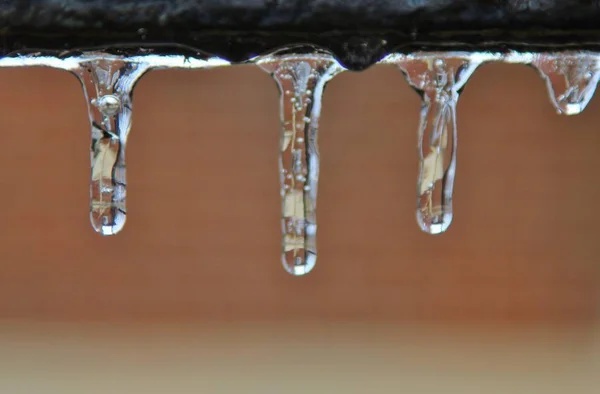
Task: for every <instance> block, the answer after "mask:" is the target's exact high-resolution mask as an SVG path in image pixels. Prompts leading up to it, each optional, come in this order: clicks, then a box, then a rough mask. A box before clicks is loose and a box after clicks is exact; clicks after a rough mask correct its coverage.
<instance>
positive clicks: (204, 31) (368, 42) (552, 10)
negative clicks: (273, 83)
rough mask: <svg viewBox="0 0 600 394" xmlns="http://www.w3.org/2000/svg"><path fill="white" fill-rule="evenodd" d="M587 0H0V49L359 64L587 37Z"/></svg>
mask: <svg viewBox="0 0 600 394" xmlns="http://www.w3.org/2000/svg"><path fill="white" fill-rule="evenodd" d="M599 15H600V9H599V5H598V1H590V0H537V1H525V0H509V1H505V0H452V1H450V0H402V1H391V0H374V1H366V0H345V1H341V0H309V1H303V0H287V1H277V0H244V1H242V0H237V1H235V0H227V1H221V0H173V1H167V0H159V1H149V0H143V1H142V0H125V1H119V0H29V1H25V0H12V1H10V0H5V1H2V2H1V3H0V39H1V40H2V41H1V42H2V53H3V54H8V53H12V52H15V51H21V52H22V51H37V50H39V51H73V50H80V49H89V48H103V49H106V48H112V50H119V51H123V50H127V51H137V50H139V48H142V47H143V48H150V49H151V50H152V51H154V52H161V53H163V52H177V53H190V54H193V53H195V52H198V51H200V50H201V51H205V52H210V53H213V54H215V55H217V56H220V57H222V58H225V59H227V60H231V61H244V60H247V59H249V58H251V57H253V56H256V55H259V54H264V53H266V52H269V51H272V50H274V49H276V48H279V47H282V46H288V45H292V44H299V43H306V44H312V45H317V46H320V47H324V48H326V49H329V50H331V51H332V52H333V53H334V54H335V55H336V56H337V57H338V58H339V60H340V62H341V63H342V64H343V65H344V66H346V67H349V68H353V69H362V68H366V67H368V66H369V65H371V64H373V63H374V62H376V61H378V60H379V59H381V58H382V57H383V56H384V55H386V54H388V53H390V52H392V51H394V50H396V51H397V50H398V49H399V48H400V49H402V50H406V51H412V50H415V49H423V48H428V49H434V48H440V47H444V48H445V47H448V46H451V47H453V48H454V49H469V48H477V49H484V48H485V49H494V50H504V49H506V48H520V49H522V48H523V47H527V48H528V49H535V48H537V47H548V46H551V47H553V48H557V47H562V46H568V47H573V46H575V47H586V48H589V47H595V46H596V43H598V42H600V30H599V29H598V28H597V21H598V20H599Z"/></svg>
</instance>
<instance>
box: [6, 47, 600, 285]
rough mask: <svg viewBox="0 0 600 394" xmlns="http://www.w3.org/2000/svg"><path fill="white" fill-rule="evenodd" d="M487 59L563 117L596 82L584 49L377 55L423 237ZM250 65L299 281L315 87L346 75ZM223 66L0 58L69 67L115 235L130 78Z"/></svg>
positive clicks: (122, 194)
mask: <svg viewBox="0 0 600 394" xmlns="http://www.w3.org/2000/svg"><path fill="white" fill-rule="evenodd" d="M491 61H498V62H504V63H516V64H525V65H530V66H532V67H534V68H535V69H536V70H537V71H538V73H539V74H540V75H541V76H542V77H543V78H544V80H545V81H546V84H547V87H548V91H549V93H550V98H551V100H552V103H553V104H554V106H555V108H556V109H557V111H558V112H559V113H561V114H566V115H574V114H578V113H580V112H581V111H583V110H584V109H585V107H586V105H587V104H588V103H589V101H590V100H591V98H592V96H593V94H594V91H595V89H596V85H597V83H598V81H599V79H600V55H599V54H598V53H593V52H584V51H570V52H567V51H565V52H555V53H531V52H517V51H509V52H504V53H487V52H471V53H468V52H420V53H414V54H410V55H407V54H400V53H398V54H391V55H388V56H387V57H386V58H384V59H383V60H382V61H381V62H380V63H382V64H393V65H395V66H397V67H398V68H399V69H400V70H401V71H402V72H403V73H404V75H405V76H406V78H407V80H408V82H409V84H410V85H411V86H412V87H413V88H414V89H415V90H416V91H417V92H418V93H419V94H420V95H421V97H422V100H423V106H422V110H421V119H420V126H419V140H418V148H419V159H420V168H419V178H418V185H417V191H418V198H417V201H418V203H417V221H418V223H419V226H420V227H421V229H422V230H423V231H425V232H427V233H431V234H439V233H441V232H443V231H445V230H446V229H447V228H448V226H449V225H450V223H451V221H452V217H453V212H452V189H453V185H454V176H455V170H456V137H457V136H456V132H457V131H456V104H457V100H458V97H459V92H460V90H461V89H462V88H463V87H464V85H465V83H466V82H467V80H468V78H469V77H470V76H471V74H472V73H473V71H474V70H475V69H476V68H477V67H478V66H479V65H480V64H482V63H484V62H491ZM252 62H254V63H255V64H258V65H259V66H260V67H261V68H262V69H263V70H265V71H267V72H269V73H270V74H271V75H272V76H273V78H274V79H275V81H276V82H277V84H278V86H279V89H280V93H281V101H280V113H281V123H282V136H281V142H280V152H279V166H280V187H281V188H280V191H281V198H282V203H281V209H282V220H281V223H282V233H283V241H282V262H283V265H284V267H285V269H286V270H287V271H288V272H290V273H292V274H293V275H303V274H306V273H308V272H309V271H311V270H312V268H313V267H314V265H315V262H316V258H317V249H316V230H317V220H316V202H317V186H318V185H317V183H318V179H319V152H318V148H317V131H318V120H319V116H320V111H321V101H322V95H323V89H324V87H325V84H326V83H327V82H328V81H329V80H330V79H331V78H333V77H334V76H335V75H336V74H338V73H339V72H341V71H343V70H345V69H344V68H343V67H342V66H341V65H340V64H339V63H338V62H337V61H336V60H335V59H334V58H333V57H332V56H331V54H329V53H327V52H324V51H321V50H319V49H318V48H313V47H294V48H287V49H285V50H281V51H278V52H275V53H274V54H271V55H267V56H261V57H257V58H255V59H252ZM227 65H230V63H229V62H227V61H225V60H223V59H219V58H217V57H211V56H210V55H206V54H202V53H198V54H197V56H192V57H190V56H181V55H153V54H144V55H140V56H132V57H124V56H115V55H110V54H106V53H102V52H84V53H83V54H77V55H74V56H69V55H68V54H67V55H63V56H48V55H42V54H41V53H29V54H16V55H8V56H5V57H2V58H0V68H1V67H31V66H44V67H52V68H57V69H62V70H68V71H70V72H72V73H74V74H75V75H77V76H78V78H79V79H80V81H81V83H82V85H83V89H84V92H85V96H86V100H87V105H88V112H89V117H90V122H91V129H92V147H91V167H92V168H91V209H90V217H91V222H92V225H93V227H94V229H95V230H96V231H98V232H99V233H101V234H104V235H111V234H115V233H117V232H119V231H120V230H121V229H122V227H123V225H124V223H125V219H126V212H127V211H126V204H125V203H126V187H127V186H126V185H127V182H126V178H125V147H126V145H127V136H128V134H129V130H130V128H131V97H132V90H133V87H134V85H135V83H136V81H137V80H138V79H139V78H140V77H141V76H142V75H143V74H144V73H145V72H146V71H148V70H150V69H156V68H184V69H204V68H211V67H218V66H227Z"/></svg>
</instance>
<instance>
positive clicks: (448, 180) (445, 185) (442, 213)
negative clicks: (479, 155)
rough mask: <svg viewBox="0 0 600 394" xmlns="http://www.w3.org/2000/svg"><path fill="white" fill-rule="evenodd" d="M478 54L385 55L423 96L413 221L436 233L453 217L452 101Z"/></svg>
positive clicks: (453, 103) (456, 99) (454, 162)
mask: <svg viewBox="0 0 600 394" xmlns="http://www.w3.org/2000/svg"><path fill="white" fill-rule="evenodd" d="M481 62H482V59H481V58H480V57H478V56H471V54H453V55H451V56H450V55H443V54H415V55H407V56H401V55H400V56H395V57H388V58H387V59H386V63H392V64H394V65H396V66H397V67H398V68H400V70H401V71H402V72H403V73H404V75H405V77H406V79H407V80H408V82H409V84H410V85H411V86H412V87H413V88H414V89H415V90H416V91H417V92H418V93H419V94H420V95H421V98H422V100H423V103H422V108H421V120H420V124H419V136H418V142H417V144H418V151H419V177H418V182H417V195H418V197H417V211H416V216H417V223H418V224H419V227H420V228H421V230H423V231H424V232H427V233H430V234H439V233H442V232H444V231H446V230H447V229H448V227H449V226H450V223H451V222H452V217H453V212H452V191H453V188H454V175H455V171H456V137H457V135H456V132H457V130H456V103H457V101H458V96H459V91H460V90H461V89H462V88H463V86H464V85H465V83H466V82H467V80H468V79H469V77H470V76H471V74H472V73H473V71H475V69H476V68H477V66H479V64H481Z"/></svg>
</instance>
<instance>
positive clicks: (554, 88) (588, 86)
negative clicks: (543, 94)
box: [531, 52, 600, 115]
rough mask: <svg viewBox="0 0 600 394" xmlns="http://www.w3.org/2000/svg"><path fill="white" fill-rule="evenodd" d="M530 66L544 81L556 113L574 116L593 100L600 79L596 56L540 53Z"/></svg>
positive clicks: (577, 53) (576, 53) (583, 53)
mask: <svg viewBox="0 0 600 394" xmlns="http://www.w3.org/2000/svg"><path fill="white" fill-rule="evenodd" d="M531 65H532V66H533V67H534V68H535V69H536V70H537V71H538V73H539V74H540V75H541V76H542V78H543V79H544V80H545V81H546V86H547V87H548V93H549V94H550V100H551V101H552V104H553V105H554V107H555V108H556V110H557V112H558V113H559V114H564V115H576V114H579V113H580V112H582V111H583V110H584V109H585V107H586V106H587V104H588V103H589V102H590V100H591V99H592V96H593V95H594V92H595V90H596V85H597V84H598V78H599V77H600V64H599V58H598V56H597V55H594V54H590V53H585V52H575V53H569V52H565V53H540V54H536V55H534V56H533V59H532V62H531Z"/></svg>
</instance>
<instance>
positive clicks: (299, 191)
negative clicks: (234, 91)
mask: <svg viewBox="0 0 600 394" xmlns="http://www.w3.org/2000/svg"><path fill="white" fill-rule="evenodd" d="M257 64H258V65H259V66H260V67H261V68H262V69H264V70H265V71H267V72H269V73H270V74H271V75H272V77H273V78H274V79H275V81H276V82H277V85H278V86H279V90H280V117H281V126H282V132H281V133H282V134H281V139H280V146H279V171H280V174H279V178H280V187H281V188H280V193H281V199H282V201H281V209H282V213H281V215H282V218H281V226H282V236H283V240H282V263H283V266H284V268H285V269H286V270H287V271H288V272H289V273H291V274H293V275H304V274H306V273H308V272H309V271H310V270H312V269H313V267H314V266H315V263H316V260H317V245H316V237H317V215H316V209H317V187H318V181H319V149H318V144H317V136H318V126H319V124H318V123H319V117H320V114H321V101H322V97H323V89H324V87H325V84H326V83H327V81H329V80H330V79H331V78H333V77H334V76H335V75H336V74H337V73H339V72H340V71H342V70H343V68H342V67H341V66H340V65H339V64H338V63H337V61H336V60H335V59H334V58H333V57H331V56H330V55H329V54H326V53H319V54H310V55H297V56H294V55H290V56H286V55H277V54H275V55H271V56H267V57H264V58H261V59H259V60H257Z"/></svg>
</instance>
